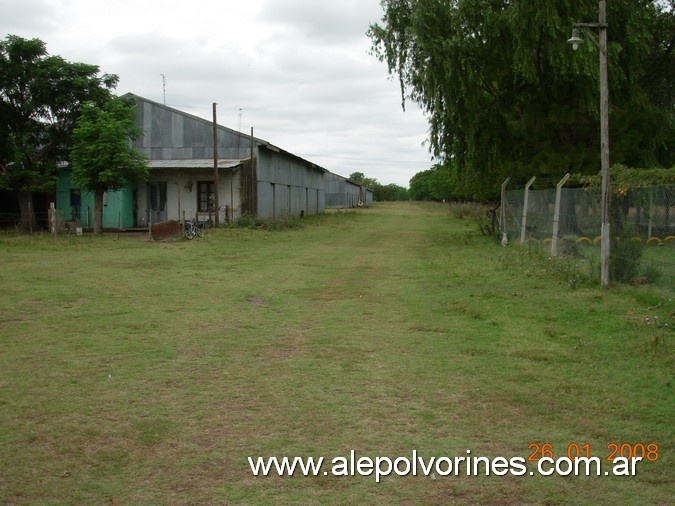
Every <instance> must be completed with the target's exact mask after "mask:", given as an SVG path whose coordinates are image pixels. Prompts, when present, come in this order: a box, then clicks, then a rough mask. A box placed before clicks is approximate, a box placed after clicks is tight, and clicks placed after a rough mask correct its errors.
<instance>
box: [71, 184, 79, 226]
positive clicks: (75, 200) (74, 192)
mask: <svg viewBox="0 0 675 506" xmlns="http://www.w3.org/2000/svg"><path fill="white" fill-rule="evenodd" d="M81 207H82V192H81V191H80V190H79V189H75V188H71V190H70V220H71V221H80V209H81Z"/></svg>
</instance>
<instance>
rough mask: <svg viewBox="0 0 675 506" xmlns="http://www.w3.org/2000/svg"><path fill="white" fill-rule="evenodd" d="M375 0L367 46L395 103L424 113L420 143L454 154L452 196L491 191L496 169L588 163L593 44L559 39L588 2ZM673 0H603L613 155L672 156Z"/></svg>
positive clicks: (595, 113) (592, 5) (556, 168)
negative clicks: (386, 75) (389, 81)
mask: <svg viewBox="0 0 675 506" xmlns="http://www.w3.org/2000/svg"><path fill="white" fill-rule="evenodd" d="M381 3H382V7H383V10H384V16H383V18H382V20H381V22H380V23H378V24H373V25H371V26H370V29H369V31H368V35H369V37H370V38H371V40H372V43H373V53H374V54H375V55H376V56H377V57H378V58H379V59H380V60H381V61H384V62H386V64H387V65H388V68H389V72H390V73H391V74H392V75H396V76H397V77H398V79H399V81H400V85H401V94H402V99H403V106H404V107H405V102H406V101H413V102H415V103H417V104H419V106H420V107H421V108H422V109H423V110H424V112H425V113H426V115H427V117H428V119H429V127H430V128H429V146H430V150H431V151H432V153H433V154H434V156H435V157H437V158H438V159H439V160H441V162H443V163H448V162H452V167H454V170H455V171H456V174H454V177H453V180H454V181H455V184H456V187H455V188H453V193H454V194H455V195H456V196H457V197H460V198H471V199H486V198H494V197H496V196H497V195H498V191H499V185H500V183H501V182H502V180H503V179H504V178H505V177H506V176H511V177H512V180H514V181H518V180H519V179H520V180H525V179H527V178H529V177H531V176H533V175H536V176H537V177H538V178H539V180H540V181H541V180H547V179H548V180H551V181H554V180H556V179H557V178H559V177H560V176H562V175H563V174H565V173H567V172H570V173H582V174H583V173H585V174H591V173H597V172H598V170H599V167H600V149H599V145H600V139H599V138H600V132H599V89H598V88H599V85H598V83H599V79H598V72H599V68H598V49H597V47H596V46H595V45H594V44H593V43H591V42H590V41H589V43H587V44H583V45H582V46H581V47H580V48H579V50H578V51H576V52H574V51H572V49H571V47H570V46H569V45H567V44H566V43H565V42H566V40H567V39H568V38H569V37H570V34H571V29H572V26H573V24H574V23H575V22H593V21H595V20H597V18H598V13H597V7H598V3H597V2H595V1H593V0H587V1H579V0H538V1H537V2H532V1H530V0H383V1H382V2H381ZM672 3H673V2H672V0H671V1H670V2H669V3H668V2H665V3H664V2H662V1H648V0H612V1H611V2H608V24H609V31H608V32H609V50H608V53H609V54H608V59H609V82H610V101H611V104H610V132H611V139H610V147H611V150H612V160H613V162H623V163H626V164H629V165H633V166H658V165H665V166H670V165H672V164H673V161H674V160H675V123H674V121H673V86H672V84H673V70H672V69H673V68H674V67H675V60H674V59H673V54H672V48H673V41H674V37H673V25H674V23H673V12H672ZM659 69H661V70H659ZM664 105H665V107H664Z"/></svg>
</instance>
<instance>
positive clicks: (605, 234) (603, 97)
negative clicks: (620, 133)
mask: <svg viewBox="0 0 675 506" xmlns="http://www.w3.org/2000/svg"><path fill="white" fill-rule="evenodd" d="M579 28H584V29H585V31H586V33H587V34H588V36H589V38H590V39H591V40H592V41H593V42H594V43H595V44H596V45H597V46H598V49H599V50H600V170H601V176H602V228H601V232H600V284H601V286H602V288H603V289H607V288H609V260H610V258H609V257H610V244H611V243H610V232H609V231H610V220H609V198H610V188H609V186H610V185H609V86H608V84H607V2H606V0H600V3H599V5H598V22H597V23H575V24H574V31H573V32H572V38H571V39H569V40H568V41H567V42H568V43H569V44H572V46H573V47H574V49H575V50H576V49H577V48H578V47H579V44H581V43H583V40H582V39H581V38H580V37H579ZM589 28H597V29H598V33H599V36H598V39H597V40H596V39H595V37H594V36H593V35H592V34H591V32H590V31H589V30H588V29H589Z"/></svg>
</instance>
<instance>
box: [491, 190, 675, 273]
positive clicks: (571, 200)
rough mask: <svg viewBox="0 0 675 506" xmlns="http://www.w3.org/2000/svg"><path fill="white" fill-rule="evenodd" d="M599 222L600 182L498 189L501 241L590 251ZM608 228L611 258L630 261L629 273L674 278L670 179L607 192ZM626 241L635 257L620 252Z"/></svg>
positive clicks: (674, 208) (674, 204)
mask: <svg viewBox="0 0 675 506" xmlns="http://www.w3.org/2000/svg"><path fill="white" fill-rule="evenodd" d="M601 223H602V205H601V190H600V188H595V187H588V188H560V189H559V190H558V191H557V190H556V189H555V188H551V189H545V190H525V189H517V190H506V191H504V192H503V195H502V213H501V223H500V228H501V232H502V235H503V238H504V240H503V242H504V243H506V242H507V241H508V242H509V243H514V242H515V243H523V244H529V245H531V246H534V245H537V246H538V247H540V248H542V249H548V250H549V251H551V254H553V255H557V254H562V255H564V254H578V252H579V249H580V248H583V252H584V253H585V254H587V255H593V252H592V251H591V250H592V249H598V250H599V248H600V234H601ZM556 229H557V232H556ZM610 234H611V236H612V237H611V239H612V247H611V250H612V255H613V259H612V261H613V262H614V263H615V264H618V263H619V262H622V261H623V262H624V263H627V264H630V263H632V264H634V265H633V266H632V267H633V268H632V271H633V273H634V274H635V277H639V274H640V273H648V274H649V276H648V277H650V278H652V277H656V276H657V275H658V276H659V277H662V278H665V279H667V280H670V282H671V284H675V185H671V186H658V187H644V188H636V189H633V190H630V191H625V192H618V194H613V195H612V197H611V201H610ZM621 240H623V241H624V245H622V244H621V243H620V241H621ZM626 241H632V242H633V243H635V246H637V245H640V246H642V247H641V248H640V253H639V258H636V257H635V256H636V254H634V253H631V254H630V255H629V254H627V253H625V251H624V250H626V249H627V248H625V247H624V246H625V242H626ZM633 249H635V248H633ZM598 254H599V253H598ZM638 264H639V265H638ZM657 271H659V272H658V273H657Z"/></svg>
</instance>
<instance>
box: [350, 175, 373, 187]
mask: <svg viewBox="0 0 675 506" xmlns="http://www.w3.org/2000/svg"><path fill="white" fill-rule="evenodd" d="M349 179H351V180H352V181H354V182H355V183H357V184H360V185H361V186H368V187H370V186H372V185H373V184H375V183H376V182H377V179H375V178H372V177H366V175H365V174H364V173H363V172H352V173H351V174H350V175H349Z"/></svg>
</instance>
